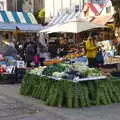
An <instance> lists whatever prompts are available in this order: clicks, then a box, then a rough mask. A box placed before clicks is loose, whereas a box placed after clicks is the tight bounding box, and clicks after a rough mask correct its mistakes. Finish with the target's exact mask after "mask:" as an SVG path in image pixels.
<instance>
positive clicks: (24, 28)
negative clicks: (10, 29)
mask: <svg viewBox="0 0 120 120" xmlns="http://www.w3.org/2000/svg"><path fill="white" fill-rule="evenodd" d="M16 27H17V28H18V29H20V30H21V31H27V32H33V31H34V32H38V31H40V30H41V29H42V28H43V26H42V25H40V24H16Z"/></svg>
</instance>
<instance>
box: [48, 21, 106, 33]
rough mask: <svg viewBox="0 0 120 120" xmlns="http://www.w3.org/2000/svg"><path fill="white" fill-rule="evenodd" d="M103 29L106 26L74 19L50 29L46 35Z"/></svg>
mask: <svg viewBox="0 0 120 120" xmlns="http://www.w3.org/2000/svg"><path fill="white" fill-rule="evenodd" d="M105 27H106V26H104V25H99V24H94V23H91V22H87V21H83V20H80V19H76V20H71V21H69V22H67V23H64V24H61V25H59V26H56V27H53V28H50V29H49V32H48V33H55V32H68V33H79V32H82V31H86V30H90V29H94V28H105Z"/></svg>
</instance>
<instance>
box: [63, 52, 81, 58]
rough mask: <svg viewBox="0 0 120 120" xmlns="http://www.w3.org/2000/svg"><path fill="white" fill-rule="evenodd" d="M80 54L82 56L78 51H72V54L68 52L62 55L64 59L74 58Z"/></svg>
mask: <svg viewBox="0 0 120 120" xmlns="http://www.w3.org/2000/svg"><path fill="white" fill-rule="evenodd" d="M80 56H82V54H80V53H76V54H75V53H72V54H68V55H66V56H64V58H65V59H74V58H77V57H80Z"/></svg>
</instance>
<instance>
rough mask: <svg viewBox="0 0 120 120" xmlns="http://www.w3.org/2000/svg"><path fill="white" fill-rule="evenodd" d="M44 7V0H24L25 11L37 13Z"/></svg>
mask: <svg viewBox="0 0 120 120" xmlns="http://www.w3.org/2000/svg"><path fill="white" fill-rule="evenodd" d="M42 8H44V0H23V11H27V12H33V13H36V12H37V11H38V10H40V9H42Z"/></svg>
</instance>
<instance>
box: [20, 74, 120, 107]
mask: <svg viewBox="0 0 120 120" xmlns="http://www.w3.org/2000/svg"><path fill="white" fill-rule="evenodd" d="M20 93H21V94H22V95H25V96H32V97H34V98H37V99H41V100H43V101H44V103H45V104H47V105H49V106H58V107H68V108H79V107H81V108H83V107H88V106H93V105H107V104H111V103H118V102H120V80H119V79H116V78H106V79H105V80H97V81H94V80H93V81H82V82H81V81H80V82H78V83H74V82H72V81H68V80H64V79H62V80H60V81H57V82H56V81H54V80H52V79H50V78H48V77H46V76H39V75H32V74H28V73H26V74H25V76H24V82H22V85H21V88H20Z"/></svg>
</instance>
